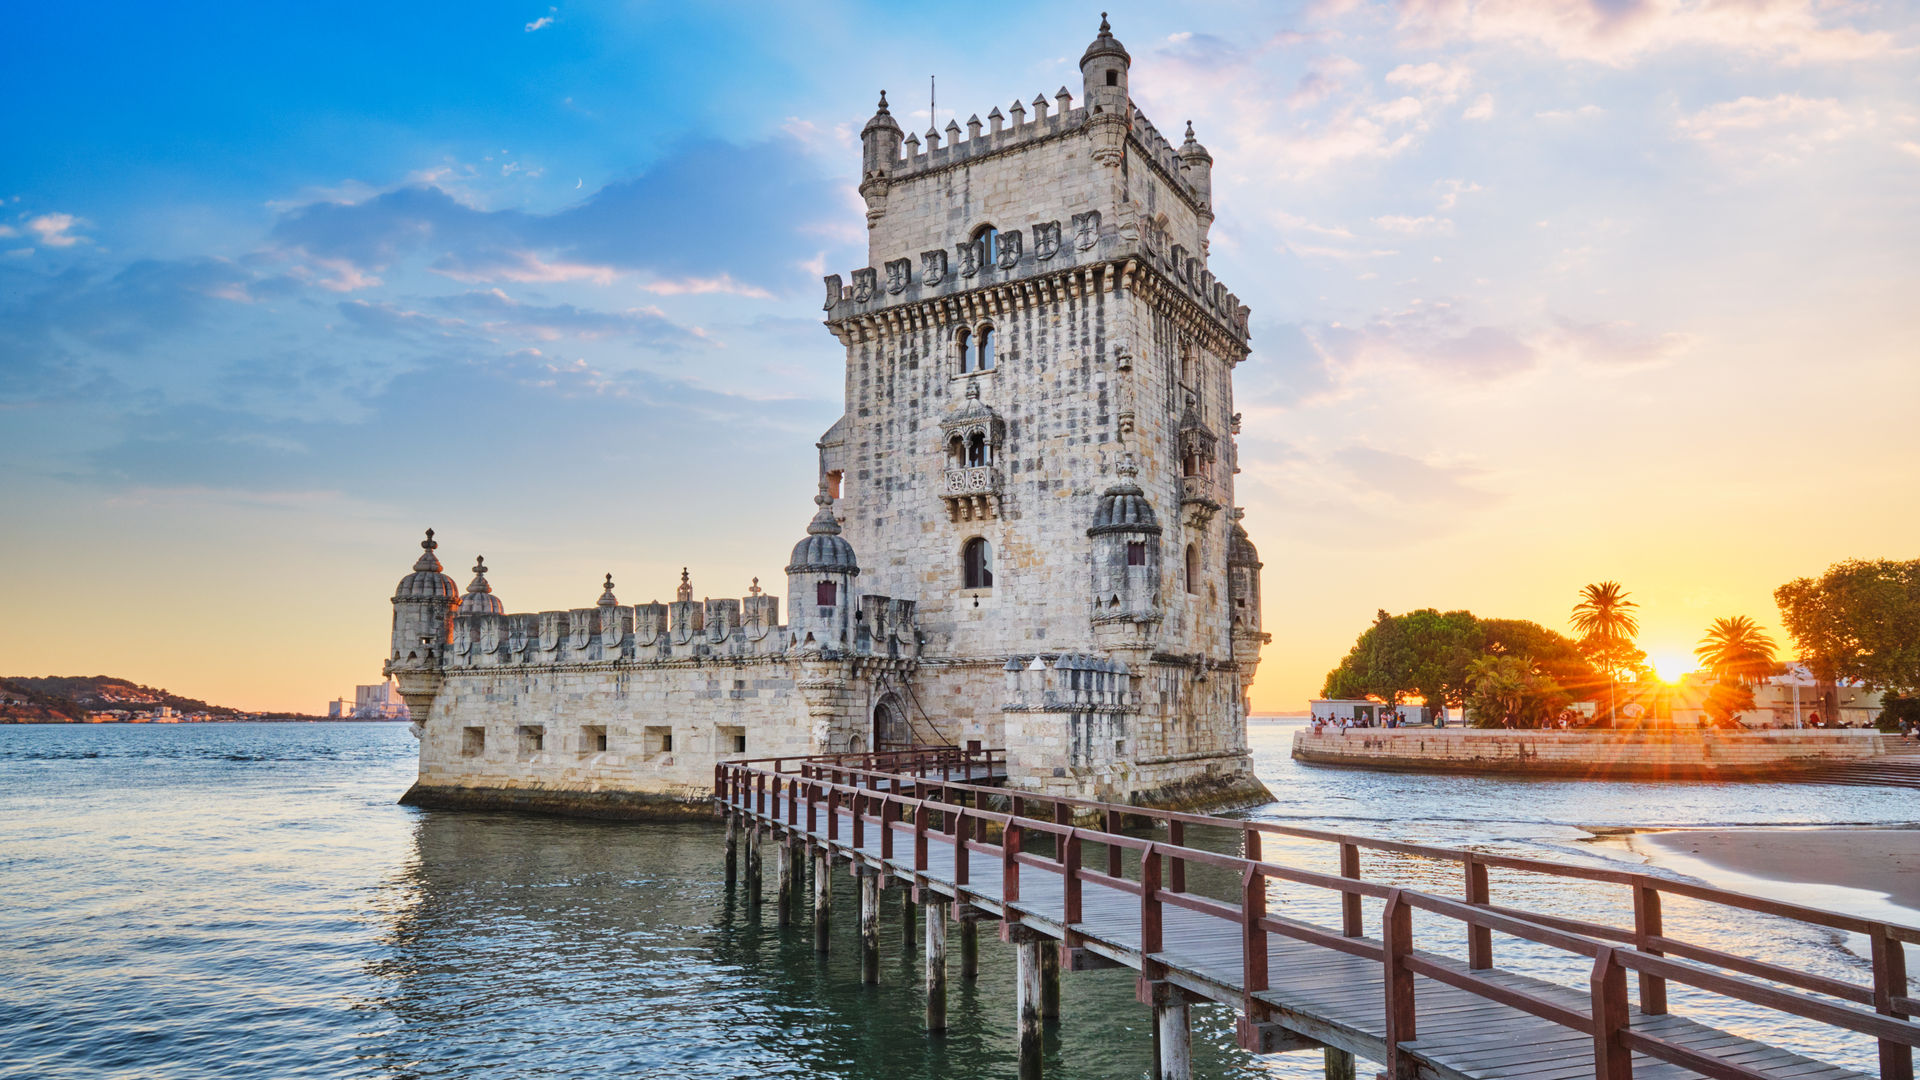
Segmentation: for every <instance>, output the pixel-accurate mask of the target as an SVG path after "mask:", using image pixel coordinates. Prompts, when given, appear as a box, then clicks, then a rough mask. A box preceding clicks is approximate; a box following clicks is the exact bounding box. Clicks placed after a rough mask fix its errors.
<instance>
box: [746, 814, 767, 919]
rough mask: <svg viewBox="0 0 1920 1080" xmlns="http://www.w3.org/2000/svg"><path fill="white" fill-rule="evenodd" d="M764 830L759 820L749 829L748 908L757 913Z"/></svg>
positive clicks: (758, 909) (758, 908)
mask: <svg viewBox="0 0 1920 1080" xmlns="http://www.w3.org/2000/svg"><path fill="white" fill-rule="evenodd" d="M763 831H764V830H762V829H761V828H760V825H759V824H758V823H757V822H756V823H755V824H753V825H751V826H749V827H748V829H747V868H746V869H747V909H748V910H749V911H752V912H754V913H755V914H758V913H759V911H760V834H761V833H762V832H763Z"/></svg>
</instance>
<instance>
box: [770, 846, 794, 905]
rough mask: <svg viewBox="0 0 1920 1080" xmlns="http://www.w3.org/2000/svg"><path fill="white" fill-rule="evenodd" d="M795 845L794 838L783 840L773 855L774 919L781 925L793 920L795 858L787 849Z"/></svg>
mask: <svg viewBox="0 0 1920 1080" xmlns="http://www.w3.org/2000/svg"><path fill="white" fill-rule="evenodd" d="M792 846H793V841H792V840H786V841H783V842H782V843H781V845H780V850H778V851H776V852H774V856H773V881H774V885H773V904H774V907H775V909H776V911H775V917H774V921H775V923H777V924H778V925H780V926H786V925H788V924H789V923H792V922H793V906H794V905H793V893H794V888H795V886H794V881H793V859H792V857H790V856H789V855H788V854H787V849H788V848H790V847H792Z"/></svg>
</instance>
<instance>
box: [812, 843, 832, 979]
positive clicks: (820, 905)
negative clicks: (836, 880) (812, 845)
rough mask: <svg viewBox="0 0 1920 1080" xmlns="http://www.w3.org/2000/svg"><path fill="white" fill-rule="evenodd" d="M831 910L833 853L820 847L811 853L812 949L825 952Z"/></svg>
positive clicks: (828, 939) (828, 938)
mask: <svg viewBox="0 0 1920 1080" xmlns="http://www.w3.org/2000/svg"><path fill="white" fill-rule="evenodd" d="M832 911H833V854H832V853H831V852H829V851H828V850H827V849H826V848H824V847H822V848H819V849H818V850H816V851H815V852H814V853H813V951H814V952H817V953H825V952H826V951H827V943H828V942H829V941H830V940H831V938H830V937H829V935H828V933H827V927H828V925H829V920H830V919H831V916H832Z"/></svg>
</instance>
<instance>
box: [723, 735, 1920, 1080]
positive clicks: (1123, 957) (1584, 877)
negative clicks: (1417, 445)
mask: <svg viewBox="0 0 1920 1080" xmlns="http://www.w3.org/2000/svg"><path fill="white" fill-rule="evenodd" d="M1003 763H1004V758H1003V757H1002V756H1001V755H999V754H998V753H997V752H995V751H980V752H969V751H958V750H938V751H909V752H902V753H897V754H852V755H837V756H826V757H810V758H783V759H768V760H758V761H737V762H727V763H723V764H722V765H720V766H719V767H718V768H717V769H716V771H715V778H714V782H715V788H714V798H715V803H716V806H717V808H718V810H719V812H720V813H722V814H723V815H724V816H725V817H726V819H727V849H726V864H727V873H728V880H729V882H732V881H733V880H734V876H735V868H736V863H737V857H738V853H739V852H740V851H741V850H742V849H744V853H745V863H746V874H745V887H746V891H747V896H748V901H749V903H752V904H757V903H758V902H759V890H760V882H761V876H762V873H761V865H762V859H763V857H764V855H763V853H764V852H765V851H766V850H767V848H768V847H770V846H771V847H772V848H774V850H775V858H774V866H775V870H776V873H777V875H778V889H779V894H780V895H779V899H778V910H779V918H780V921H781V922H783V923H785V922H787V921H789V920H790V919H791V918H792V917H793V914H794V912H795V910H796V909H797V908H798V907H799V900H800V894H801V891H802V882H803V881H804V875H805V863H806V862H808V861H811V863H812V865H813V896H814V904H813V920H814V926H813V929H814V941H815V947H816V948H818V949H820V950H822V951H825V949H826V948H827V941H828V932H827V930H828V925H829V920H830V919H831V897H832V890H831V888H830V883H831V880H832V878H831V875H832V872H833V868H834V867H835V866H836V865H839V864H845V865H847V866H848V867H849V868H850V869H851V871H852V872H853V874H854V875H855V876H856V877H858V879H859V881H860V895H861V911H860V928H861V948H862V959H863V963H862V965H861V967H862V972H863V975H864V977H865V979H866V980H867V981H869V982H875V981H878V977H879V921H878V920H879V907H880V894H881V890H882V889H883V888H884V887H885V886H886V885H887V884H888V883H889V882H898V883H904V884H906V885H908V886H910V887H911V889H912V892H911V893H910V898H911V899H912V900H913V901H914V902H917V903H918V904H920V905H923V906H924V907H925V909H926V911H925V923H926V935H925V947H926V1016H927V1027H928V1028H929V1030H930V1031H935V1032H938V1031H942V1030H944V1029H945V1027H946V977H947V955H946V941H947V930H948V924H949V922H950V921H953V920H958V925H959V927H960V932H961V935H962V936H961V954H962V955H961V968H962V970H961V975H962V977H963V978H965V977H970V976H971V974H972V972H971V967H972V960H973V957H974V955H975V953H974V951H973V950H975V949H977V947H978V946H977V930H976V927H977V925H978V923H979V922H981V921H993V922H997V923H998V926H999V930H1000V937H1001V938H1002V940H1004V941H1007V942H1010V943H1012V944H1013V945H1014V946H1015V947H1016V948H1017V950H1018V955H1017V961H1018V973H1019V974H1018V983H1017V985H1018V994H1017V998H1018V1000H1017V1003H1016V1004H1017V1008H1018V1012H1019V1018H1020V1071H1021V1075H1022V1076H1023V1077H1029V1076H1037V1075H1038V1073H1039V1063H1040V1046H1041V1029H1042V1025H1043V1024H1045V1023H1046V1022H1048V1021H1049V1020H1051V1019H1053V1018H1055V1016H1057V1013H1058V1008H1059V990H1058V986H1059V984H1058V980H1059V977H1060V971H1061V970H1062V969H1063V968H1064V969H1065V970H1068V971H1081V970H1090V969H1094V968H1102V967H1127V968H1131V969H1133V970H1135V971H1137V972H1138V973H1139V977H1138V983H1137V986H1138V997H1139V999H1140V1000H1141V1002H1142V1003H1143V1004H1147V1005H1150V1006H1151V1007H1152V1009H1153V1014H1154V1019H1155V1025H1154V1031H1155V1045H1156V1054H1155V1057H1156V1062H1157V1064H1156V1069H1157V1073H1158V1075H1159V1076H1160V1077H1163V1078H1167V1080H1186V1078H1187V1077H1188V1076H1189V1074H1190V1066H1189V1056H1188V1046H1189V1041H1188V1040H1189V1037H1190V1026H1189V1024H1190V1021H1189V1012H1188V1009H1189V1006H1190V1005H1192V1004H1195V1003H1199V1002H1206V1001H1212V1002H1220V1003H1223V1004H1226V1005H1229V1006H1231V1007H1233V1008H1234V1009H1236V1010H1237V1011H1238V1014H1239V1020H1238V1039H1239V1043H1240V1045H1241V1046H1242V1047H1244V1048H1245V1049H1247V1050H1249V1051H1252V1052H1253V1053H1256V1054H1266V1053H1285V1052H1292V1051H1302V1050H1316V1049H1317V1050H1320V1051H1321V1052H1322V1053H1323V1055H1324V1060H1325V1064H1326V1072H1327V1076H1328V1077H1329V1080H1351V1078H1352V1077H1353V1075H1354V1059H1355V1057H1360V1058H1365V1059H1368V1060H1371V1061H1376V1062H1381V1063H1384V1065H1385V1066H1386V1071H1385V1073H1384V1074H1383V1075H1384V1076H1386V1077H1388V1078H1390V1080H1416V1078H1424V1077H1432V1078H1442V1080H1491V1078H1495V1077H1501V1078H1506V1077H1512V1078H1525V1080H1574V1078H1577V1077H1585V1076H1593V1077H1596V1078H1600V1080H1631V1078H1634V1077H1640V1078H1645V1080H1679V1078H1690V1077H1713V1078H1715V1080H1841V1078H1851V1077H1864V1076H1871V1075H1876V1074H1875V1073H1863V1072H1858V1071H1853V1070H1849V1069H1846V1068H1841V1067H1838V1066H1835V1065H1832V1064H1828V1063H1824V1062H1820V1061H1816V1060H1814V1059H1812V1058H1809V1057H1806V1056H1804V1055H1802V1054H1798V1053H1794V1052H1791V1051H1789V1050H1786V1049H1782V1048H1779V1047H1774V1046H1769V1045H1767V1044H1765V1043H1763V1042H1759V1041H1756V1040H1755V1039H1753V1038H1748V1037H1744V1036H1742V1035H1741V1034H1738V1033H1736V1032H1733V1031H1728V1030H1722V1029H1720V1028H1716V1027H1712V1026H1709V1025H1707V1024H1705V1023H1701V1022H1699V1021H1697V1020H1693V1019H1689V1018H1687V1017H1686V1016H1683V1015H1680V1014H1678V1013H1675V1012H1672V1011H1670V1010H1669V1009H1668V1000H1667V989H1668V986H1669V984H1679V985H1681V986H1685V987H1691V988H1694V990H1696V991H1700V992H1704V993H1705V994H1708V995H1718V996H1720V997H1723V998H1728V999H1733V1001H1735V1002H1740V1003H1744V1008H1745V1010H1746V1014H1747V1015H1752V1014H1754V1013H1756V1012H1759V1013H1772V1014H1777V1015H1785V1016H1788V1017H1795V1018H1798V1022H1801V1023H1804V1024H1805V1025H1807V1026H1808V1027H1824V1028H1827V1029H1831V1030H1834V1031H1838V1032H1847V1033H1852V1034H1853V1035H1854V1036H1855V1037H1858V1038H1862V1039H1865V1040H1873V1041H1875V1042H1877V1044H1878V1065H1879V1068H1878V1070H1877V1075H1878V1076H1879V1077H1880V1078H1881V1080H1913V1047H1915V1046H1916V1045H1920V1023H1916V1022H1915V1021H1914V1020H1913V1019H1912V1017H1913V1016H1914V1015H1915V1014H1916V1013H1920V1000H1916V999H1915V998H1914V997H1913V996H1911V992H1910V990H1909V986H1908V982H1907V972H1906V946H1907V945H1908V944H1911V943H1915V942H1920V929H1916V928H1913V927H1909V926H1903V925H1898V924H1891V923H1885V922H1876V921H1872V920H1868V919H1861V918H1856V917H1854V916H1850V915H1844V914H1840V913H1836V912H1830V911H1822V910H1819V909H1816V908H1809V907H1803V906H1800V905H1795V904H1786V903H1781V902H1779V901H1775V900H1768V899H1764V898H1761V897H1756V896H1748V895H1745V894H1741V893H1734V892H1727V891H1725V890H1721V889H1713V888H1708V887H1705V886H1700V885H1695V884H1691V883H1687V882H1682V881H1675V880H1670V879H1667V878H1662V877H1656V876H1653V875H1650V874H1645V873H1639V872H1635V871H1630V870H1618V869H1605V868H1596V867H1587V866H1577V865H1571V864H1561V863H1554V862H1548V861H1542V860H1535V859H1522V858H1507V857H1502V856H1495V855H1489V854H1483V853H1476V852H1470V851H1464V850H1457V849H1451V848H1439V847H1428V846H1423V845H1418V844H1402V843H1395V842H1392V841H1386V840H1377V839H1368V838H1364V837H1358V836H1347V835H1341V834H1337V833H1329V832H1322V831H1318V830H1312V829H1301V828H1292V827H1288V826H1283V825H1277V824H1269V823H1265V822H1253V821H1241V820H1237V819H1229V818H1218V817H1208V816H1202V815H1196V814H1183V813H1176V812H1170V811H1158V810H1147V809H1143V808H1140V807H1133V806H1120V805H1113V804H1107V803H1097V802H1089V801H1085V800H1080V799H1067V798H1054V797H1049V796H1042V795H1034V794H1027V793H1022V792H1017V791H1008V790H1004V789H1003V788H1001V787H1000V786H998V785H999V782H1000V780H1001V778H1002V777H1003V776H1004V775H1005V773H1004V769H1003V768H1002V765H1003ZM1205 826H1212V827H1217V828H1220V829H1226V830H1231V831H1232V832H1233V833H1237V834H1238V839H1239V845H1238V846H1239V848H1240V851H1239V853H1238V854H1221V853H1218V852H1215V851H1208V850H1202V849H1200V848H1197V847H1190V846H1187V843H1186V831H1187V830H1188V829H1189V828H1195V827H1205ZM1268 837H1275V838H1279V837H1285V838H1290V839H1292V840H1306V841H1313V842H1323V843H1325V844H1327V845H1331V846H1333V848H1337V852H1338V864H1339V867H1340V872H1339V873H1338V874H1327V873H1318V872H1313V871H1309V870H1305V869H1301V868H1298V867H1295V866H1291V865H1287V864H1285V863H1279V862H1272V861H1268V860H1266V859H1263V858H1262V854H1261V852H1262V842H1263V840H1264V839H1266V838H1268ZM1331 853H1332V849H1330V851H1329V854H1330V855H1331ZM1363 853H1369V854H1370V855H1371V856H1374V857H1377V856H1379V855H1388V856H1413V857H1416V858H1422V859H1434V860H1443V861H1446V862H1452V863H1456V864H1458V867H1459V873H1458V877H1457V878H1456V879H1455V880H1457V881H1458V882H1459V888H1458V890H1457V892H1455V893H1454V894H1453V895H1440V894H1438V893H1436V892H1430V891H1416V890H1414V889H1409V888H1402V887H1395V886H1392V885H1389V884H1387V883H1384V882H1381V881H1377V880H1369V879H1368V878H1367V877H1365V876H1364V875H1363V873H1362V863H1361V858H1362V854H1363ZM1330 861H1331V860H1330ZM1490 868H1497V869H1500V870H1501V871H1502V872H1503V873H1508V872H1518V873H1524V874H1538V875H1545V876H1547V877H1550V878H1561V879H1570V880H1574V881H1580V882H1588V883H1600V884H1602V885H1606V886H1617V887H1619V888H1620V889H1623V890H1626V895H1627V896H1629V897H1630V898H1631V903H1632V912H1633V919H1632V925H1630V926H1625V925H1620V926H1616V925H1610V924H1607V923H1604V922H1595V921H1588V920H1585V919H1574V918H1568V917H1565V916H1561V915H1550V914H1545V913H1541V912H1530V911H1525V910H1519V909H1516V908H1511V907H1506V906H1502V905H1500V904H1499V903H1496V902H1495V898H1494V897H1493V896H1492V895H1491V893H1490V888H1489V879H1488V870H1489V869H1490ZM1190 871H1191V873H1190ZM1190 878H1191V879H1192V881H1193V882H1194V884H1193V886H1192V887H1189V879H1190ZM1207 882H1211V883H1213V886H1214V888H1213V889H1212V893H1219V894H1222V895H1213V894H1212V893H1210V892H1209V891H1208V889H1207V888H1206V887H1204V885H1205V883H1207ZM1222 883H1226V884H1225V885H1222ZM1270 885H1271V886H1275V887H1286V888H1305V889H1307V890H1313V891H1318V892H1319V893H1320V894H1322V895H1324V896H1325V897H1326V898H1327V899H1328V900H1329V901H1330V903H1329V904H1328V905H1327V910H1329V911H1336V910H1337V911H1338V912H1339V916H1340V917H1339V919H1338V925H1327V926H1321V925H1316V924H1314V923H1311V922H1308V921H1302V920H1299V919H1293V918H1283V917H1280V916H1278V915H1275V914H1273V913H1272V912H1270V911H1269V910H1268V902H1269V886H1270ZM1666 896H1675V897H1684V898H1687V899H1688V900H1689V901H1692V902H1696V903H1700V904H1706V905H1714V906H1717V907H1719V908H1722V909H1726V910H1727V911H1728V912H1729V913H1732V914H1736V915H1741V916H1754V915H1759V916H1773V917H1777V918H1780V919H1787V920H1793V921H1795V922H1798V923H1801V924H1805V925H1807V926H1812V927H1818V928H1822V929H1823V930H1825V931H1829V932H1835V931H1837V932H1840V933H1846V934H1857V935H1861V936H1863V937H1864V938H1865V939H1866V941H1867V943H1868V947H1869V950H1870V954H1871V961H1872V982H1871V984H1870V985H1863V984H1858V983H1854V982H1848V981H1845V980H1842V979H1838V978H1834V977H1832V976H1831V975H1827V974H1820V973H1813V972H1807V971H1800V970H1795V969H1791V968H1788V967H1784V966H1781V965H1778V964H1774V963H1769V962H1765V961H1761V960H1756V959H1752V958H1750V957H1746V956H1741V955H1736V954H1733V953H1728V952H1724V951H1721V950H1718V949H1714V948H1709V947H1706V946H1703V945H1700V944H1697V943H1693V942H1689V941H1686V940H1682V939H1681V938H1679V937H1677V936H1673V935H1671V934H1669V933H1668V932H1666V931H1665V930H1663V927H1662V920H1661V902H1662V898H1663V897H1666ZM1369 899H1371V900H1373V901H1379V902H1381V903H1383V904H1384V907H1382V908H1379V909H1378V910H1377V911H1376V912H1375V913H1374V917H1373V919H1372V920H1371V921H1372V925H1368V921H1369V920H1368V919H1367V918H1366V917H1365V916H1366V915H1367V914H1368V910H1367V909H1368V908H1370V907H1373V906H1374V905H1366V906H1363V901H1364V900H1369ZM1416 912H1418V913H1419V918H1418V924H1419V931H1420V932H1419V934H1418V936H1416V933H1415V929H1416V920H1415V913H1416ZM1755 923H1756V925H1755V933H1756V935H1758V934H1767V933H1770V931H1768V930H1767V929H1765V927H1764V926H1763V925H1761V923H1762V920H1755ZM1496 935H1498V936H1499V938H1500V940H1502V941H1506V940H1508V939H1521V940H1523V941H1525V942H1531V943H1533V945H1532V946H1530V947H1529V948H1531V949H1535V950H1539V949H1544V950H1547V951H1548V952H1550V953H1553V954H1556V955H1558V956H1562V957H1570V958H1574V961H1575V962H1576V963H1578V964H1580V965H1581V966H1582V967H1584V968H1586V970H1587V973H1588V978H1587V980H1586V983H1585V985H1563V984H1561V983H1557V982H1553V981H1549V980H1546V979H1542V978H1539V977H1536V976H1533V975H1528V974H1522V973H1520V972H1517V971H1514V970H1511V969H1503V968H1502V967H1501V966H1500V965H1499V964H1497V963H1496V958H1495V951H1494V944H1495V938H1496ZM1775 936H1777V934H1776V935H1775ZM1696 996H1697V995H1692V994H1690V995H1688V1000H1694V999H1695V997H1696Z"/></svg>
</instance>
